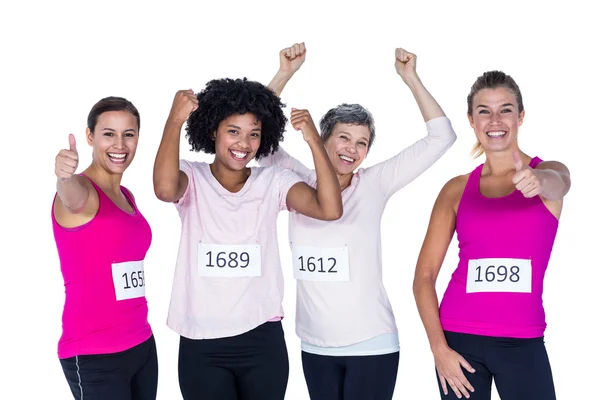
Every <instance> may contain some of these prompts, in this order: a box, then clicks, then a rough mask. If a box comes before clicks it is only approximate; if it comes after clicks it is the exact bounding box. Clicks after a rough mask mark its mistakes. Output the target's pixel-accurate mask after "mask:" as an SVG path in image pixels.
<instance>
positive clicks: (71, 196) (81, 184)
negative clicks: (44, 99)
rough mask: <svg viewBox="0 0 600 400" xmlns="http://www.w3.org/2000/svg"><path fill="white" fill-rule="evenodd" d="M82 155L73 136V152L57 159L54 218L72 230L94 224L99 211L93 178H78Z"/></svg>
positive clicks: (71, 146)
mask: <svg viewBox="0 0 600 400" xmlns="http://www.w3.org/2000/svg"><path fill="white" fill-rule="evenodd" d="M78 165H79V155H78V153H77V146H76V143H75V136H73V134H70V135H69V149H68V150H67V149H63V150H61V151H60V152H59V153H58V155H57V156H56V164H55V169H54V172H55V174H56V178H57V179H56V200H55V202H54V207H53V212H54V218H56V221H57V222H58V223H59V225H61V226H63V227H66V228H72V227H76V226H80V225H82V224H84V223H86V222H88V221H90V220H91V219H92V218H93V217H94V215H96V213H97V212H98V205H99V203H98V193H97V192H96V191H95V190H94V188H93V186H92V184H91V182H90V181H89V179H87V178H86V177H83V176H79V175H76V174H75V172H76V171H77V166H78Z"/></svg>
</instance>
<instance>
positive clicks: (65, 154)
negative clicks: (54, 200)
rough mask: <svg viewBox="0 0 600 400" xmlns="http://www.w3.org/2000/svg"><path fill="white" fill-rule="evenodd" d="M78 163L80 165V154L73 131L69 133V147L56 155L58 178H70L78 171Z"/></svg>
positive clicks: (55, 167)
mask: <svg viewBox="0 0 600 400" xmlns="http://www.w3.org/2000/svg"><path fill="white" fill-rule="evenodd" d="M77 165H79V155H78V154H77V146H76V145H75V136H74V135H73V134H72V133H71V134H69V149H68V150H67V149H63V150H61V151H59V152H58V154H57V155H56V163H55V166H54V173H55V174H56V177H57V178H58V179H61V180H67V179H70V178H71V177H72V176H73V175H74V174H75V171H77Z"/></svg>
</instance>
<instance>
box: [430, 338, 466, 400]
mask: <svg viewBox="0 0 600 400" xmlns="http://www.w3.org/2000/svg"><path fill="white" fill-rule="evenodd" d="M433 357H434V359H435V368H436V369H437V372H438V376H439V377H440V383H441V385H442V390H443V391H444V394H446V395H447V394H448V386H450V387H451V388H452V390H453V391H454V393H455V394H456V397H458V398H459V399H460V398H462V396H465V397H466V398H467V399H468V398H469V397H470V394H469V391H471V392H474V391H475V389H474V388H473V386H472V385H471V383H470V382H469V381H468V379H467V377H466V376H465V374H464V373H463V370H462V368H464V369H466V370H467V371H469V372H471V373H474V372H475V369H474V368H473V367H472V366H471V364H469V363H468V362H467V360H465V359H464V358H463V356H461V355H460V354H458V353H457V352H456V351H454V350H452V349H451V348H449V347H445V348H443V349H442V350H439V351H436V352H434V353H433ZM461 367H462V368H461Z"/></svg>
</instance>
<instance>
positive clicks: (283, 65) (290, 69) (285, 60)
mask: <svg viewBox="0 0 600 400" xmlns="http://www.w3.org/2000/svg"><path fill="white" fill-rule="evenodd" d="M305 59H306V46H304V43H296V44H294V45H293V46H291V47H286V48H285V49H283V50H281V51H280V52H279V70H280V71H281V72H285V73H288V74H294V73H296V71H298V70H299V69H300V67H301V66H302V64H303V63H304V60H305Z"/></svg>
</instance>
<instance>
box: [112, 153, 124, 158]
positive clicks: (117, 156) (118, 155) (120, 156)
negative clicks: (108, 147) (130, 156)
mask: <svg viewBox="0 0 600 400" xmlns="http://www.w3.org/2000/svg"><path fill="white" fill-rule="evenodd" d="M108 155H109V157H112V158H119V159H122V158H125V156H126V155H127V154H124V153H108Z"/></svg>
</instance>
